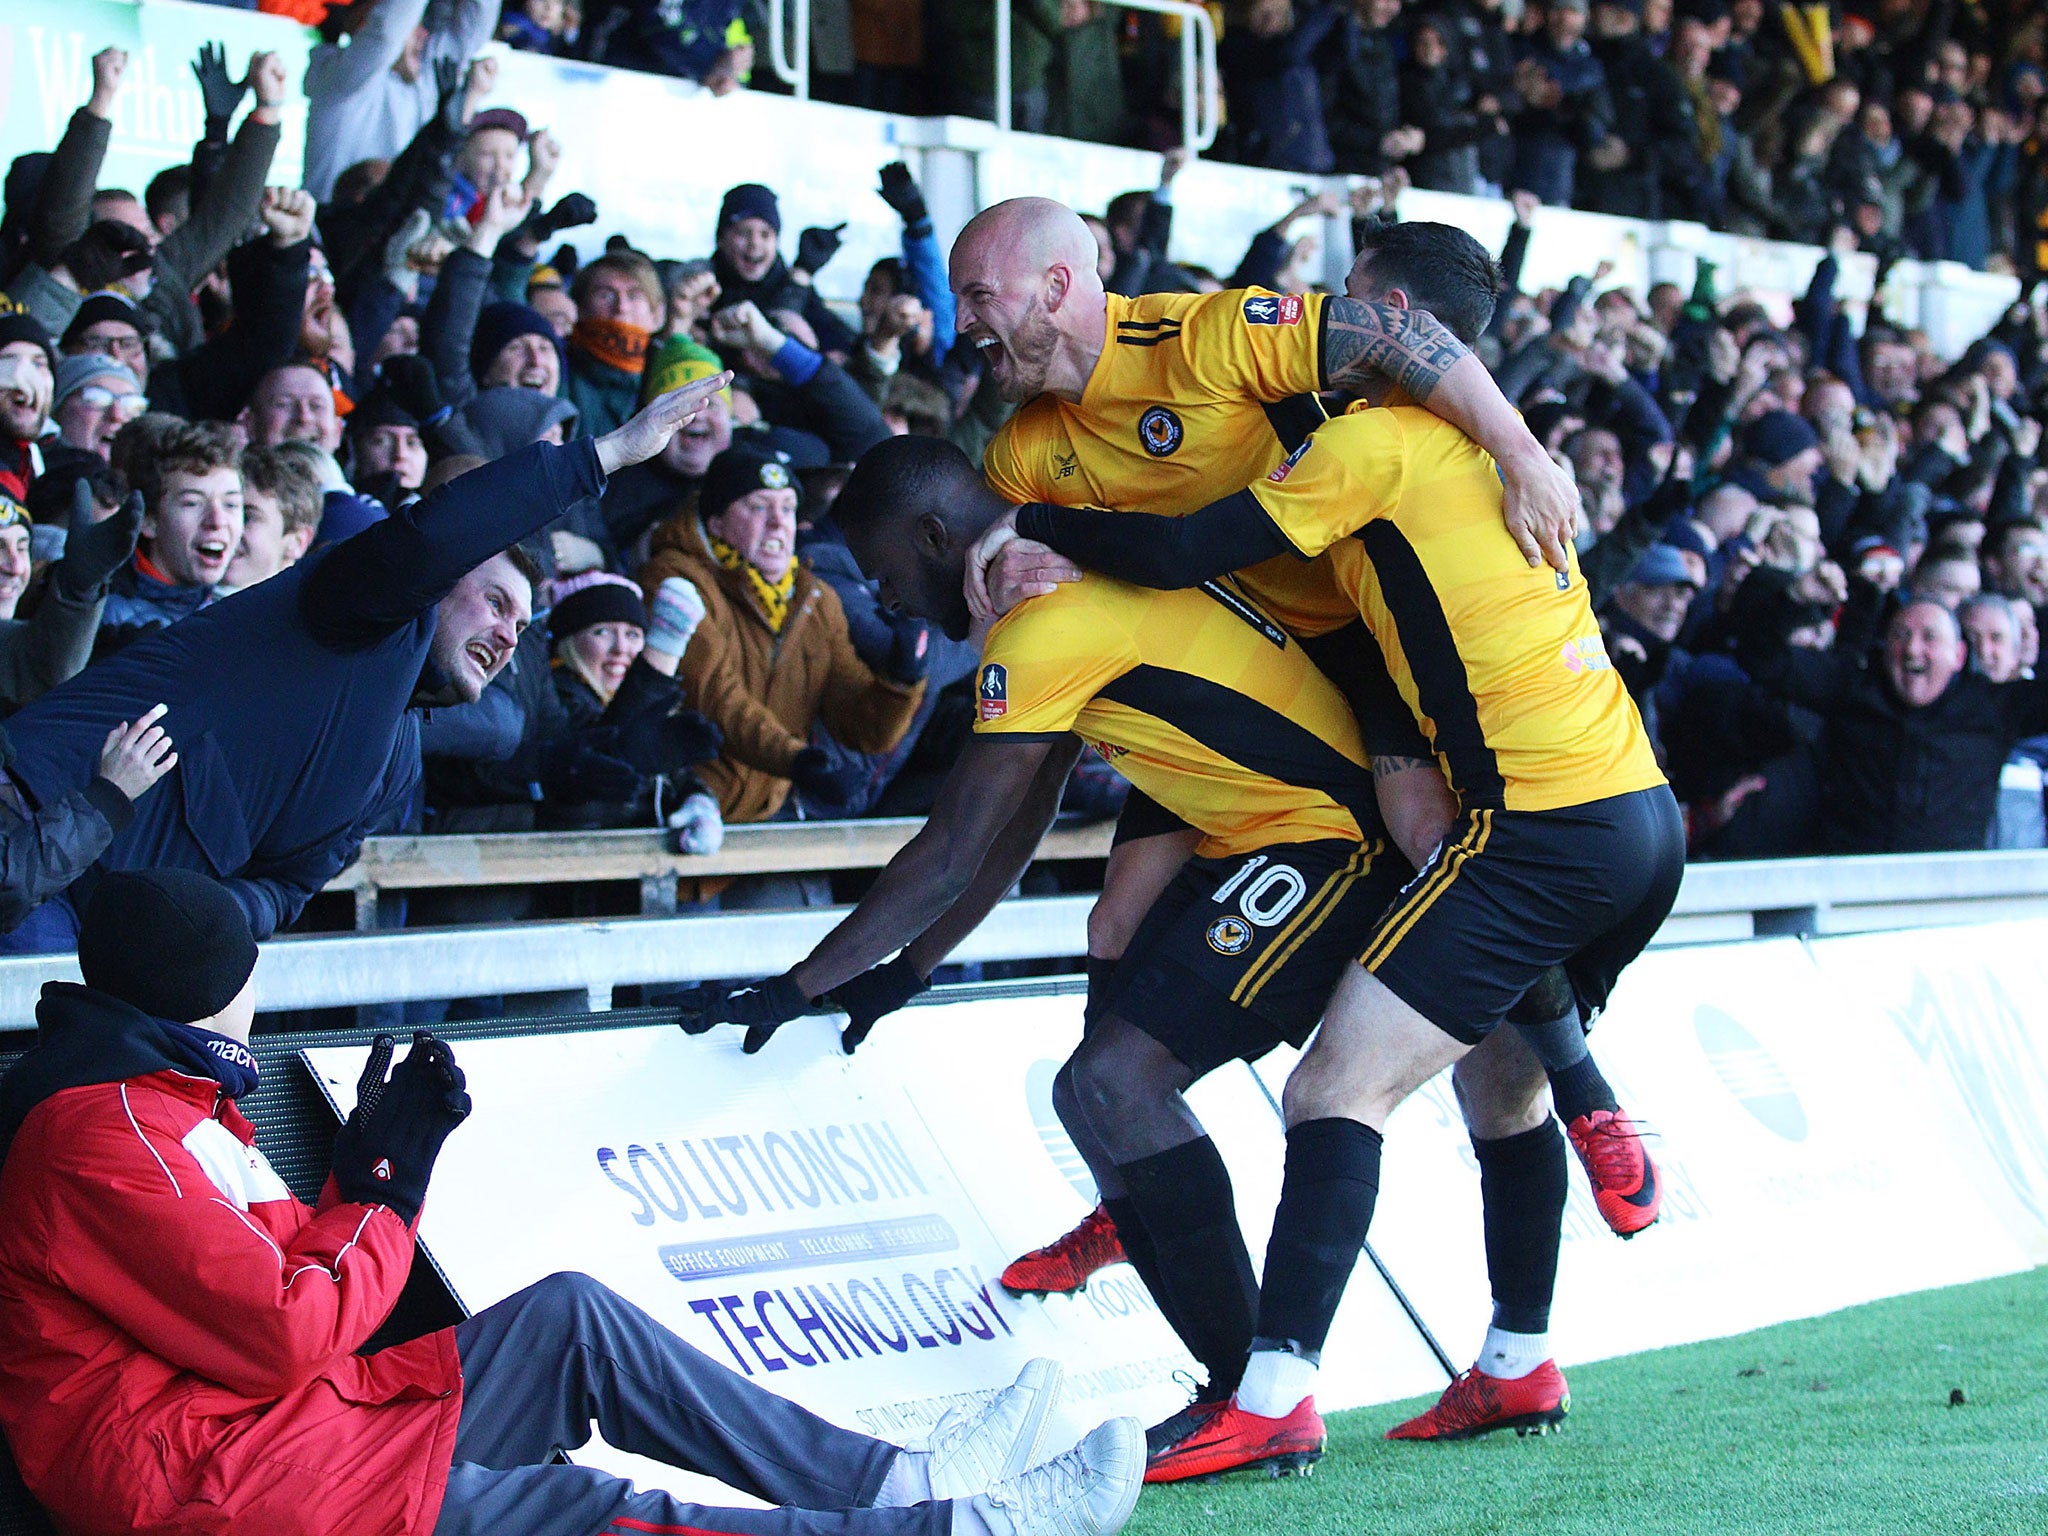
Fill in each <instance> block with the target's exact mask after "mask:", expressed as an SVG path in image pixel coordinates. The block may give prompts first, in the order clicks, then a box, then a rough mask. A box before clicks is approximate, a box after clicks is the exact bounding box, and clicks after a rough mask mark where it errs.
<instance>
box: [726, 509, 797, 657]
mask: <svg viewBox="0 0 2048 1536" xmlns="http://www.w3.org/2000/svg"><path fill="white" fill-rule="evenodd" d="M704 536H705V537H706V538H708V539H709V540H710V541H711V553H712V556H713V557H714V558H715V559H716V560H717V561H718V563H719V564H720V565H722V566H724V567H725V568H726V569H727V570H728V571H738V572H739V573H740V576H741V578H742V579H743V580H745V582H746V584H747V590H748V591H749V592H751V593H753V595H754V601H755V602H756V603H758V604H759V605H760V608H761V617H762V618H764V619H766V620H767V621H768V632H769V633H770V634H771V635H779V634H781V633H782V627H783V625H785V624H787V623H788V622H789V599H790V596H791V594H793V593H794V592H795V591H796V562H795V561H791V562H790V566H789V569H788V570H786V571H784V572H783V573H782V580H780V581H770V580H769V579H768V578H767V577H766V576H763V575H762V574H761V573H760V572H759V571H757V570H756V569H754V567H753V566H752V565H750V564H749V563H748V562H747V558H746V556H744V555H742V554H741V553H740V552H739V551H738V550H736V549H734V548H733V547H732V546H731V545H730V544H728V543H726V542H725V540H723V539H721V538H720V537H719V536H718V535H717V534H715V533H712V532H710V531H709V530H706V532H705V535H704Z"/></svg>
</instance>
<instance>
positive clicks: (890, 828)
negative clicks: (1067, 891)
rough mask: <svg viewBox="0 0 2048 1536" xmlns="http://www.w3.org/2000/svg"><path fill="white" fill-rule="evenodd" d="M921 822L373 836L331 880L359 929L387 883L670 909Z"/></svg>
mask: <svg viewBox="0 0 2048 1536" xmlns="http://www.w3.org/2000/svg"><path fill="white" fill-rule="evenodd" d="M923 825H924V818H922V817H919V816H893V817H878V818H875V819H874V820H870V821H775V822H762V823H758V824H756V825H752V826H736V827H728V828H726V831H725V845H724V846H723V847H722V848H720V849H719V850H718V852H717V853H714V854H711V855H709V856H707V857H703V858H692V857H690V856H688V855H685V854H680V853H676V852H674V851H673V849H672V847H671V845H670V840H671V838H672V836H673V834H671V833H668V832H663V831H659V830H655V829H648V830H646V831H640V830H629V831H622V832H489V833H479V834H474V835H462V834H454V835H447V836H406V837H373V838H369V839H367V840H366V841H365V842H364V843H363V847H362V852H361V853H360V854H359V855H358V856H357V858H356V861H355V863H353V864H351V865H350V866H349V867H348V868H347V869H345V870H343V871H342V872H341V873H340V874H339V875H338V876H336V877H335V879H334V881H333V882H332V883H331V884H330V885H329V886H328V887H327V889H328V890H330V891H346V892H349V893H351V894H352V895H353V896H354V897H355V903H356V929H357V931H358V932H364V933H367V932H370V931H372V930H374V929H375V928H376V926H377V893H378V892H380V891H423V890H448V889H455V888H462V887H471V888H475V887H487V886H500V885H576V884H582V883H586V882H595V881H602V880H632V881H638V882H639V885H640V910H641V912H642V914H644V915H646V916H650V917H665V916H671V915H673V914H674V912H675V910H676V881H677V880H679V879H685V878H710V877H718V876H731V875H766V874H812V873H818V872H823V871H829V870H839V869H879V868H881V867H882V866H883V865H884V864H886V863H888V862H889V860H890V859H891V858H893V857H895V855H896V852H897V850H898V849H900V848H901V847H902V846H903V845H904V844H905V843H907V842H909V841H910V839H911V838H913V837H914V836H916V835H917V830H918V828H919V827H922V826H923ZM1114 828H1115V823H1114V822H1108V821H1098V822H1089V823H1087V824H1084V825H1074V826H1068V825H1058V826H1055V827H1054V828H1053V829H1052V830H1051V831H1050V832H1048V833H1047V834H1046V838H1045V841H1044V842H1043V843H1041V844H1040V845H1039V849H1038V857H1039V858H1041V859H1065V860H1078V859H1103V858H1107V857H1108V856H1109V842H1110V835H1111V833H1112V831H1113V830H1114Z"/></svg>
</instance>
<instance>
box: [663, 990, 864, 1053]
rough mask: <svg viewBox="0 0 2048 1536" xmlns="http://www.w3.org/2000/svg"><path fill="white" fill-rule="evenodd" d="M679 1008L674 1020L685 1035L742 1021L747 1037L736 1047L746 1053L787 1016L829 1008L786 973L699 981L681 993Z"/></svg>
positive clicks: (765, 1039)
mask: <svg viewBox="0 0 2048 1536" xmlns="http://www.w3.org/2000/svg"><path fill="white" fill-rule="evenodd" d="M681 1008H682V1013H681V1016H680V1017H679V1018H678V1019H677V1020H676V1022H677V1023H678V1024H680V1025H681V1026H682V1029H683V1033H684V1034H686V1035H701V1034H703V1033H704V1032H705V1031H707V1030H709V1029H712V1028H714V1027H715V1026H717V1025H720V1024H744V1025H746V1027H747V1038H746V1040H745V1041H744V1042H743V1043H742V1045H741V1046H740V1049H741V1050H743V1051H745V1052H746V1053H747V1054H748V1055H749V1056H751V1055H753V1054H754V1052H756V1051H758V1050H760V1049H761V1047H762V1046H764V1045H766V1044H767V1043H768V1042H769V1040H770V1039H772V1038H773V1037H774V1034H775V1031H776V1030H778V1029H780V1028H782V1026H783V1025H785V1024H787V1023H788V1022H789V1021H790V1020H791V1019H800V1018H802V1017H803V1016H804V1015H805V1014H810V1013H829V1012H830V1011H831V1010H830V1009H829V1008H827V1007H825V1006H824V1005H822V1004H820V1003H814V1002H812V1001H811V1000H810V999H809V998H808V997H805V996H804V994H803V989H802V988H800V987H799V986H797V984H796V983H795V982H793V981H791V980H790V979H789V976H788V974H787V973H785V974H783V975H781V976H774V977H771V978H769V979H768V980H767V981H748V982H740V983H737V984H735V983H733V982H726V981H707V982H703V983H700V984H699V985H697V986H694V987H692V988H690V990H689V991H688V992H685V993H684V994H683V998H682V1003H681Z"/></svg>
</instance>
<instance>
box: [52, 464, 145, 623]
mask: <svg viewBox="0 0 2048 1536" xmlns="http://www.w3.org/2000/svg"><path fill="white" fill-rule="evenodd" d="M92 514H93V500H92V484H91V482H90V481H88V480H84V479H81V480H79V482H78V484H77V485H76V486H75V487H74V488H73V489H72V492H71V529H70V532H68V533H66V534H65V535H64V558H63V559H61V560H59V561H58V562H57V563H56V564H55V565H54V566H52V567H51V568H50V579H51V580H52V581H54V582H55V583H56V584H57V590H58V591H59V592H61V593H62V594H63V595H64V596H65V597H68V598H70V599H71V600H72V601H73V602H77V603H89V602H91V601H92V600H93V599H94V598H96V597H98V596H99V595H100V591H101V589H102V588H103V587H105V586H106V584H107V578H108V577H109V576H112V575H113V574H114V572H116V571H118V570H119V569H121V567H122V566H123V565H124V564H125V563H126V562H127V560H128V557H129V556H130V555H132V554H134V553H135V538H136V535H137V534H139V533H141V531H142V493H141V492H140V491H130V492H129V493H128V499H127V500H126V501H124V502H122V503H121V505H120V506H118V507H116V508H115V509H114V510H113V511H112V512H111V513H109V514H108V515H107V516H106V517H104V518H102V519H100V521H98V522H94V521H93V520H92Z"/></svg>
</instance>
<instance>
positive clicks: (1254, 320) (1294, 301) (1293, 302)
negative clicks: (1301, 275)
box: [1244, 293, 1303, 325]
mask: <svg viewBox="0 0 2048 1536" xmlns="http://www.w3.org/2000/svg"><path fill="white" fill-rule="evenodd" d="M1302 309H1303V306H1302V302H1301V299H1300V298H1299V297H1298V296H1297V295H1294V294H1288V295H1286V296H1285V297H1283V296H1281V295H1280V294H1277V293H1255V294H1253V295H1252V296H1251V297H1250V298H1248V299H1246V300H1245V301H1244V323H1245V324H1246V325H1299V324H1301V316H1302Z"/></svg>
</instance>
